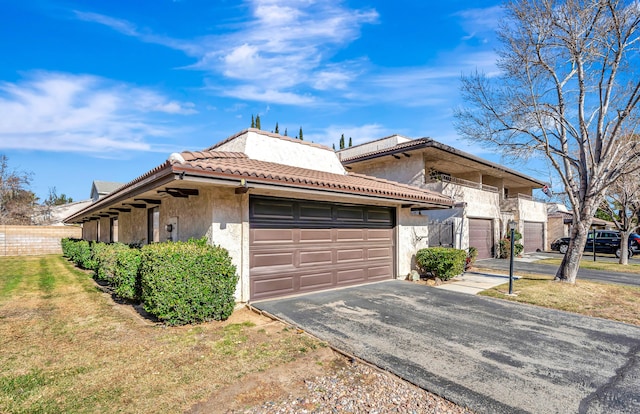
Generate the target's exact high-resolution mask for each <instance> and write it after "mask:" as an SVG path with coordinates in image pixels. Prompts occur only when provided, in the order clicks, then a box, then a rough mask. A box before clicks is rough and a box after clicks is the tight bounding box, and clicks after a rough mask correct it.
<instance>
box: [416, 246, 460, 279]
mask: <svg viewBox="0 0 640 414" xmlns="http://www.w3.org/2000/svg"><path fill="white" fill-rule="evenodd" d="M466 261H467V252H466V251H464V250H459V249H452V248H449V247H429V248H426V249H420V250H418V252H417V253H416V263H417V264H418V266H420V267H421V268H422V270H423V271H426V272H431V273H432V274H433V275H434V276H435V277H438V278H440V279H442V280H449V279H451V278H452V277H454V276H456V275H459V274H461V273H463V272H464V267H465V264H466Z"/></svg>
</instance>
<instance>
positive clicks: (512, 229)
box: [509, 220, 518, 295]
mask: <svg viewBox="0 0 640 414" xmlns="http://www.w3.org/2000/svg"><path fill="white" fill-rule="evenodd" d="M517 225H518V223H517V222H515V221H513V220H509V232H510V236H509V239H510V241H511V250H510V252H511V254H510V255H509V295H513V242H514V238H515V235H514V233H515V230H516V226H517Z"/></svg>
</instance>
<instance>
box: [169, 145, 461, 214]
mask: <svg viewBox="0 0 640 414" xmlns="http://www.w3.org/2000/svg"><path fill="white" fill-rule="evenodd" d="M191 154H192V153H182V155H183V158H184V159H185V162H183V163H181V162H176V163H174V164H173V165H172V168H173V170H174V171H176V172H185V173H188V174H190V173H193V174H195V175H206V176H215V177H228V178H232V177H235V178H238V179H241V178H244V179H246V180H247V182H249V183H250V182H261V183H273V184H281V185H285V186H290V187H304V188H313V189H324V190H330V191H337V192H341V193H352V194H361V195H372V196H380V197H384V198H391V199H398V200H407V201H409V200H414V201H421V202H428V203H435V204H441V205H443V206H450V205H452V204H453V201H452V200H451V199H450V198H449V197H446V196H443V195H441V194H439V193H436V192H432V191H428V190H424V189H420V188H417V187H412V186H409V185H405V184H400V183H396V182H392V181H387V180H384V179H381V178H375V177H369V176H366V175H362V174H356V173H348V174H345V175H341V174H332V173H328V172H323V171H317V170H312V169H306V168H299V167H291V166H288V165H283V164H276V163H273V162H267V161H259V160H253V159H249V158H246V157H236V156H233V155H230V156H226V157H225V156H223V154H224V153H221V152H218V153H216V155H217V156H216V157H215V158H197V159H196V158H191V157H192V155H191ZM227 154H238V153H227ZM249 186H250V184H249Z"/></svg>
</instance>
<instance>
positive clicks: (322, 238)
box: [300, 229, 333, 243]
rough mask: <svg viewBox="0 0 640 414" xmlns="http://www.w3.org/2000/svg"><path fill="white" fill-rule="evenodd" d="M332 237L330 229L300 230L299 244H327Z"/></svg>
mask: <svg viewBox="0 0 640 414" xmlns="http://www.w3.org/2000/svg"><path fill="white" fill-rule="evenodd" d="M332 239H333V235H332V232H331V230H330V229H300V242H303V243H304V242H306V243H323V242H325V243H327V242H331V241H332Z"/></svg>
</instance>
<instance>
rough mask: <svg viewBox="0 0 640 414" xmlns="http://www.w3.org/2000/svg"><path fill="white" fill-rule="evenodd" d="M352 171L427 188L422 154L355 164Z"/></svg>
mask: <svg viewBox="0 0 640 414" xmlns="http://www.w3.org/2000/svg"><path fill="white" fill-rule="evenodd" d="M352 171H353V172H357V173H359V174H365V175H370V176H373V177H379V178H384V179H385V180H390V181H397V182H399V183H403V184H409V185H413V186H416V187H421V188H425V183H424V161H423V160H422V157H421V156H412V157H409V158H407V157H403V158H401V159H400V160H396V159H395V158H393V157H387V158H385V159H381V160H376V162H375V163H369V164H366V163H365V164H362V165H358V166H354V168H353V169H352Z"/></svg>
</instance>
